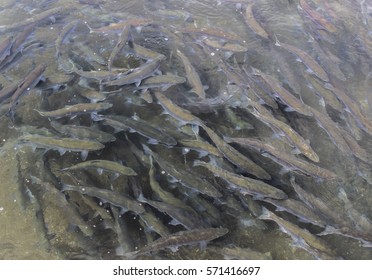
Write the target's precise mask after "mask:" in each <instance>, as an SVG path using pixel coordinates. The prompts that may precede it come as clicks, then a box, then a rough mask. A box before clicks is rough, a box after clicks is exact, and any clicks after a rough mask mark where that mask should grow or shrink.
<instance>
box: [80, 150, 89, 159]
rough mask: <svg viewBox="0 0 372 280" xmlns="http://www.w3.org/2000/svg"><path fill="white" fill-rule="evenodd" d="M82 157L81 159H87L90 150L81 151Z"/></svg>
mask: <svg viewBox="0 0 372 280" xmlns="http://www.w3.org/2000/svg"><path fill="white" fill-rule="evenodd" d="M80 157H81V160H83V161H85V160H86V159H87V157H88V151H81V152H80Z"/></svg>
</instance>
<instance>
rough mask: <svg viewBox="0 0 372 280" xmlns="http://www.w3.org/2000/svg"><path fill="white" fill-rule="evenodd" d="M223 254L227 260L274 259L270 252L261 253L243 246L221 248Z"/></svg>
mask: <svg viewBox="0 0 372 280" xmlns="http://www.w3.org/2000/svg"><path fill="white" fill-rule="evenodd" d="M221 254H222V255H223V257H224V259H225V260H231V259H233V260H272V259H273V257H272V256H271V253H270V252H267V253H261V252H258V251H254V250H252V249H250V248H242V247H237V246H233V247H224V248H222V249H221Z"/></svg>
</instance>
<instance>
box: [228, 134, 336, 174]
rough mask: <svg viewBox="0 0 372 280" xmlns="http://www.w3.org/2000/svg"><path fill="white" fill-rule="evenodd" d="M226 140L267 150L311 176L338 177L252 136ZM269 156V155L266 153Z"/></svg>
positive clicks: (296, 169)
mask: <svg viewBox="0 0 372 280" xmlns="http://www.w3.org/2000/svg"><path fill="white" fill-rule="evenodd" d="M224 139H225V141H227V142H234V143H238V144H239V145H243V146H249V147H253V148H254V149H256V150H258V151H265V152H267V153H269V154H270V155H272V156H273V160H274V161H275V162H279V163H280V164H282V165H284V166H285V167H288V168H289V169H290V170H295V171H298V172H301V173H302V174H306V175H309V176H314V177H318V178H323V179H327V180H333V179H336V178H337V176H336V174H334V173H333V172H332V171H329V170H327V169H324V168H322V167H319V166H317V165H315V164H312V163H310V162H307V161H305V160H302V159H300V158H297V157H295V156H292V155H290V154H288V153H285V152H281V151H279V150H278V149H276V148H274V147H273V146H271V145H269V144H265V143H263V142H261V141H258V140H255V139H252V138H229V137H225V138H224ZM266 156H268V155H266Z"/></svg>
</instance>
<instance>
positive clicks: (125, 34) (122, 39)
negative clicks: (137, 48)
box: [107, 25, 131, 71]
mask: <svg viewBox="0 0 372 280" xmlns="http://www.w3.org/2000/svg"><path fill="white" fill-rule="evenodd" d="M130 28H131V25H126V26H124V28H123V30H122V31H121V34H120V36H119V38H118V41H117V43H116V45H115V47H114V48H113V49H112V51H111V54H110V57H109V59H108V61H107V68H108V69H109V71H111V68H112V64H113V63H114V59H115V58H116V56H117V55H118V54H119V52H120V51H121V50H122V49H123V48H124V46H125V44H126V43H127V42H128V40H129V37H130Z"/></svg>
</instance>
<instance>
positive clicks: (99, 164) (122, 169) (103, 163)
mask: <svg viewBox="0 0 372 280" xmlns="http://www.w3.org/2000/svg"><path fill="white" fill-rule="evenodd" d="M79 169H98V170H104V171H108V172H113V173H117V174H120V175H125V176H136V175H137V173H136V172H135V171H134V170H133V169H132V168H130V167H127V166H124V165H122V164H120V163H118V162H115V161H110V160H88V161H84V162H81V163H78V164H75V165H72V166H70V167H66V168H63V169H62V170H64V171H65V170H79Z"/></svg>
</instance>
